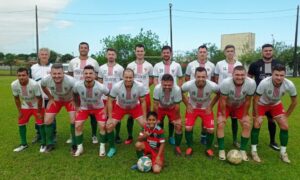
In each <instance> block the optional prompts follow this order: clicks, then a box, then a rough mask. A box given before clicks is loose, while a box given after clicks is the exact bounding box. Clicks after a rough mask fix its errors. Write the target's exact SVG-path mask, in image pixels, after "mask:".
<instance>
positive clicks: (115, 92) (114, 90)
mask: <svg viewBox="0 0 300 180" xmlns="http://www.w3.org/2000/svg"><path fill="white" fill-rule="evenodd" d="M118 90H119V86H118V84H115V85H113V87H112V89H111V91H110V93H109V96H110V97H112V98H116V97H117V96H118Z"/></svg>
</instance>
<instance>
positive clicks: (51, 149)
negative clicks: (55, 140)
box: [45, 144, 54, 153]
mask: <svg viewBox="0 0 300 180" xmlns="http://www.w3.org/2000/svg"><path fill="white" fill-rule="evenodd" d="M53 150H54V144H48V145H47V146H46V150H45V153H50V152H51V151H53Z"/></svg>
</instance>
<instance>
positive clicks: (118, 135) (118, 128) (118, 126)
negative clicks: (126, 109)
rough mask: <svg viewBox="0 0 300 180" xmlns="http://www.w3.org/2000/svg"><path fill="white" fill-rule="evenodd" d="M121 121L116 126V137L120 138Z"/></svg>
mask: <svg viewBox="0 0 300 180" xmlns="http://www.w3.org/2000/svg"><path fill="white" fill-rule="evenodd" d="M120 130H121V121H120V122H118V123H117V125H116V137H120Z"/></svg>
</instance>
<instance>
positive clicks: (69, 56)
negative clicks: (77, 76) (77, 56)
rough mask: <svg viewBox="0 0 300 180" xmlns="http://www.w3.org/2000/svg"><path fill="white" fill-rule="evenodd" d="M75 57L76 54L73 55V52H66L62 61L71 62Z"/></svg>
mask: <svg viewBox="0 0 300 180" xmlns="http://www.w3.org/2000/svg"><path fill="white" fill-rule="evenodd" d="M73 58H74V56H72V55H71V54H64V55H62V56H61V58H60V61H61V62H62V63H66V62H69V61H70V60H71V59H73Z"/></svg>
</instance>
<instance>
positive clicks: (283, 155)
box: [280, 152, 291, 164]
mask: <svg viewBox="0 0 300 180" xmlns="http://www.w3.org/2000/svg"><path fill="white" fill-rule="evenodd" d="M280 159H281V160H282V161H283V162H285V163H288V164H289V163H291V161H290V160H289V157H288V154H287V153H286V152H285V153H284V154H281V153H280Z"/></svg>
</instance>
